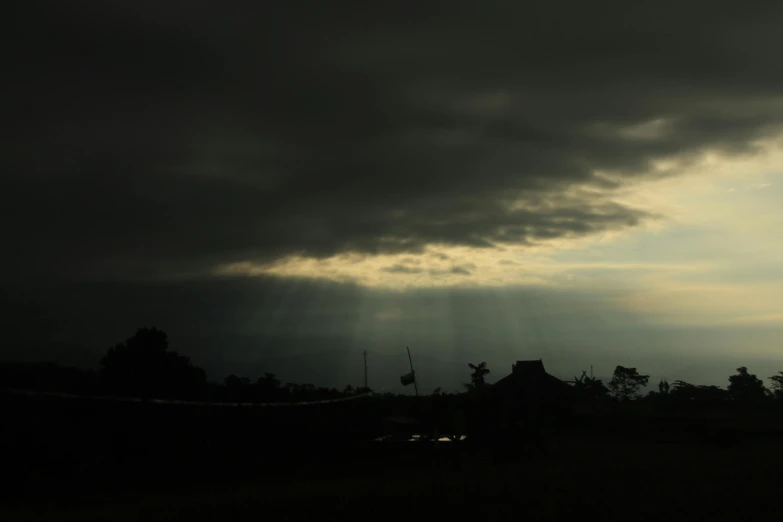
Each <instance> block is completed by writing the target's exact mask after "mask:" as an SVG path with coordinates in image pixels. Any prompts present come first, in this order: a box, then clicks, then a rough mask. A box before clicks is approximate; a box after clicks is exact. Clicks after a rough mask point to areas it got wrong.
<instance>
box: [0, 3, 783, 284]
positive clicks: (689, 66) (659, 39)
mask: <svg viewBox="0 0 783 522" xmlns="http://www.w3.org/2000/svg"><path fill="white" fill-rule="evenodd" d="M17 15H18V20H17V23H16V24H15V25H14V27H15V29H13V32H12V34H11V36H12V38H13V41H14V42H15V45H14V50H15V52H14V56H13V58H12V59H11V60H10V61H9V65H8V69H9V70H8V71H7V76H8V78H10V80H9V81H8V82H6V85H5V86H4V90H5V94H6V96H5V99H6V100H9V101H11V102H12V104H13V106H12V107H9V110H7V111H5V113H6V116H5V118H4V119H5V121H6V125H5V128H6V130H5V132H4V141H3V145H2V159H0V162H2V164H1V165H2V174H1V175H2V185H3V190H2V191H1V192H0V194H1V195H0V202H2V206H3V209H4V215H5V219H4V220H3V222H2V225H0V232H2V234H3V236H4V238H5V244H6V246H7V249H6V251H7V252H9V253H8V254H7V255H6V256H5V257H4V258H3V259H2V261H0V263H2V265H0V267H2V268H3V274H4V276H5V277H7V278H17V277H24V276H33V275H35V276H51V277H58V278H61V277H68V278H92V277H110V278H120V279H128V278H130V279H133V278H142V277H162V278H172V277H177V276H188V275H192V274H205V273H211V272H213V271H214V270H215V269H216V268H219V267H230V266H234V267H236V266H239V265H238V264H242V263H244V265H241V266H245V267H250V268H252V267H254V266H266V265H268V264H269V263H275V262H279V261H280V260H284V259H288V258H290V257H292V256H296V257H300V258H305V259H308V258H317V259H328V258H332V257H334V256H340V255H347V254H350V255H358V256H376V255H381V254H382V255H392V256H393V255H398V254H412V255H418V254H425V253H430V254H432V256H440V257H432V256H431V257H432V259H433V260H434V261H435V262H436V263H440V264H443V265H444V268H442V269H441V268H440V264H439V265H438V268H428V267H429V266H430V265H431V264H427V265H426V267H425V266H418V267H417V266H414V265H411V264H404V265H389V266H388V267H387V269H386V271H387V272H389V273H396V274H400V273H405V274H408V275H421V274H422V273H423V272H422V271H432V270H445V271H447V272H449V273H450V275H455V276H461V277H468V276H470V275H471V274H475V273H476V272H477V271H476V270H475V269H471V268H470V267H468V266H466V265H465V264H464V263H462V264H459V263H457V262H456V261H455V262H453V263H451V262H450V260H449V259H448V257H449V255H448V254H447V253H444V252H432V248H433V246H437V247H438V248H439V249H440V250H445V252H448V250H447V249H446V248H447V247H457V248H473V249H492V248H503V247H505V246H514V247H528V246H535V245H540V244H546V243H547V242H551V241H556V240H563V239H569V238H583V237H589V236H591V235H595V234H599V233H604V232H607V231H610V232H611V231H617V230H623V229H627V228H629V227H635V226H639V225H640V224H642V223H644V222H646V221H648V220H651V219H656V218H658V217H661V216H658V215H656V214H655V213H651V212H649V211H647V210H643V209H639V208H634V207H631V206H629V205H627V204H621V203H619V202H618V201H616V199H615V198H614V195H615V193H616V192H617V190H618V189H621V188H624V187H627V186H629V185H632V184H634V183H637V182H640V181H643V180H646V179H649V178H651V177H656V176H662V175H673V174H676V173H677V169H674V170H672V169H661V168H659V167H660V165H662V164H666V163H667V162H669V163H671V162H673V163H675V164H677V163H687V162H690V161H696V160H698V158H699V157H700V155H702V154H703V153H705V152H708V151H709V152H713V153H720V154H722V155H726V156H731V155H739V154H752V153H755V152H756V151H757V150H758V143H759V141H760V140H763V139H766V138H769V137H774V136H777V135H778V134H779V131H780V126H781V122H783V96H781V95H780V93H781V92H783V70H781V68H780V67H778V57H777V56H776V54H775V52H774V50H775V49H778V48H781V47H783V33H781V31H780V30H779V26H778V23H777V21H779V20H780V19H781V15H783V7H781V6H778V5H775V4H769V5H767V4H763V5H759V6H752V5H750V4H748V3H744V4H741V5H739V4H738V5H732V6H729V7H724V6H719V5H715V4H714V3H706V2H690V3H681V2H678V3H676V4H674V3H669V2H657V3H655V4H654V5H650V6H644V7H640V6H638V5H636V4H634V3H628V2H623V3H621V2H612V3H606V4H605V5H603V4H602V5H598V4H595V3H591V4H589V5H587V4H584V3H583V2H572V3H571V5H569V6H562V5H557V6H554V5H552V6H549V5H547V6H544V5H543V4H541V5H536V6H528V5H524V6H523V5H521V4H519V5H517V4H514V3H508V2H499V1H488V2H482V3H481V5H477V4H475V3H473V2H471V3H467V2H462V1H457V2H452V3H450V4H449V6H448V7H444V6H443V4H442V3H436V2H423V3H422V2H418V3H416V4H415V7H414V5H413V4H409V5H408V4H401V5H397V4H395V5H394V6H393V7H382V6H380V4H378V5H376V4H367V5H353V4H352V5H348V3H342V2H338V3H335V4H330V5H329V6H328V7H326V6H324V7H323V8H319V9H309V10H303V9H299V8H297V7H295V6H293V5H289V4H280V5H275V6H267V5H264V7H263V8H262V7H261V6H260V4H259V5H258V6H251V5H249V4H242V5H240V4H237V5H235V6H226V5H224V4H223V3H221V4H218V3H212V2H207V1H204V0H201V1H194V2H190V3H188V7H187V8H175V7H173V6H161V5H160V3H159V2H151V1H140V2H133V3H132V4H123V3H118V2H103V3H90V2H68V3H63V2H38V3H36V4H35V5H33V4H30V5H25V6H23V7H20V8H19V9H18V13H17ZM756 188H760V187H756ZM427 275H432V274H429V273H428V274H427Z"/></svg>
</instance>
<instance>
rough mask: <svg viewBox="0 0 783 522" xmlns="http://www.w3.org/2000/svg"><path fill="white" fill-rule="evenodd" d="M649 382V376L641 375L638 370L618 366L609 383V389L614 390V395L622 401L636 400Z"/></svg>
mask: <svg viewBox="0 0 783 522" xmlns="http://www.w3.org/2000/svg"><path fill="white" fill-rule="evenodd" d="M649 380H650V376H649V375H641V374H639V372H638V371H636V368H626V367H624V366H618V367H617V368H615V369H614V374H613V376H612V380H611V381H609V389H610V390H612V395H614V396H615V397H616V398H618V399H620V400H630V399H635V398H637V397H638V396H639V390H641V389H642V388H644V387H645V386H647V382H648V381H649Z"/></svg>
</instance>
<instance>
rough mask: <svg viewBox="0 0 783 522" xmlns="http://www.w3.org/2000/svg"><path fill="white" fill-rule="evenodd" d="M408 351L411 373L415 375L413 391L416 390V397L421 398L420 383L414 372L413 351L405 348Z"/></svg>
mask: <svg viewBox="0 0 783 522" xmlns="http://www.w3.org/2000/svg"><path fill="white" fill-rule="evenodd" d="M405 349H406V350H408V362H409V363H410V365H411V373H412V374H413V389H414V390H416V397H418V396H419V383H418V382H417V380H416V372H415V371H413V359H411V349H410V348H408V347H407V346H406V347H405Z"/></svg>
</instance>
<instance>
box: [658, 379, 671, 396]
mask: <svg viewBox="0 0 783 522" xmlns="http://www.w3.org/2000/svg"><path fill="white" fill-rule="evenodd" d="M670 388H671V387H670V386H669V381H667V380H666V379H663V378H661V382H659V383H658V393H660V394H661V395H669V390H670Z"/></svg>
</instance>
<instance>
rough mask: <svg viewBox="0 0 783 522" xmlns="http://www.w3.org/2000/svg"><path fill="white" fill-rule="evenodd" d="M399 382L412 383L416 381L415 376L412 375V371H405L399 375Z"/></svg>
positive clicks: (403, 383)
mask: <svg viewBox="0 0 783 522" xmlns="http://www.w3.org/2000/svg"><path fill="white" fill-rule="evenodd" d="M400 382H401V383H402V385H403V386H407V385H409V384H413V383H414V382H416V376H415V375H414V373H413V372H411V373H406V374H405V375H403V376H402V377H400Z"/></svg>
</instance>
